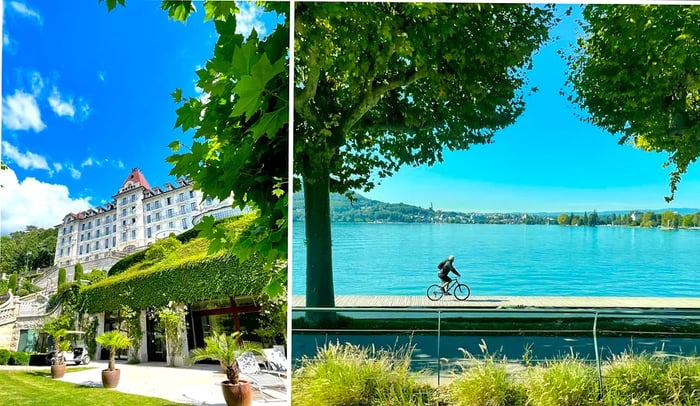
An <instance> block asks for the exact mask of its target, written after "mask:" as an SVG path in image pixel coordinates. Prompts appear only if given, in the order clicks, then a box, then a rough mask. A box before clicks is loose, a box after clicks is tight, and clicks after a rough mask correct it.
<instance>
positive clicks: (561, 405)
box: [524, 356, 598, 406]
mask: <svg viewBox="0 0 700 406" xmlns="http://www.w3.org/2000/svg"><path fill="white" fill-rule="evenodd" d="M524 386H525V388H526V392H527V399H528V403H527V404H528V406H579V405H595V404H597V403H596V402H597V394H598V384H597V374H596V371H595V369H594V368H593V367H592V366H590V365H588V364H586V363H585V362H584V361H583V360H581V359H579V358H577V357H575V356H568V357H565V358H562V359H559V360H554V361H547V362H545V363H544V364H543V365H540V366H536V367H534V368H532V369H530V370H529V371H528V373H527V377H526V382H525V384H524Z"/></svg>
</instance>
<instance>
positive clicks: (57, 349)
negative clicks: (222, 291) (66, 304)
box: [43, 316, 70, 379]
mask: <svg viewBox="0 0 700 406" xmlns="http://www.w3.org/2000/svg"><path fill="white" fill-rule="evenodd" d="M69 327H70V320H69V319H68V317H66V316H61V317H56V318H52V319H51V320H49V321H47V322H46V323H44V327H43V331H44V333H46V334H48V335H50V336H51V338H52V339H53V347H54V350H53V357H52V358H51V377H52V378H54V379H58V378H63V376H64V375H65V373H66V360H65V359H64V358H63V352H64V351H68V349H69V348H70V342H68V341H65V340H64V338H66V335H68V328H69Z"/></svg>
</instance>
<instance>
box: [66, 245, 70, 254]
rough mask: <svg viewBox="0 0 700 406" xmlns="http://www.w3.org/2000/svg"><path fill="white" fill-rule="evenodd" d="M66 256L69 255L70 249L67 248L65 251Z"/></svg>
mask: <svg viewBox="0 0 700 406" xmlns="http://www.w3.org/2000/svg"><path fill="white" fill-rule="evenodd" d="M66 255H70V247H68V250H67V251H66Z"/></svg>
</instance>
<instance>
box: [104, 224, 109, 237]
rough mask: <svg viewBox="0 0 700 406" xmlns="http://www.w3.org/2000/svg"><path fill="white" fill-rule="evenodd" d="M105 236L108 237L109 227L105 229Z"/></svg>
mask: <svg viewBox="0 0 700 406" xmlns="http://www.w3.org/2000/svg"><path fill="white" fill-rule="evenodd" d="M105 235H109V226H108V227H105Z"/></svg>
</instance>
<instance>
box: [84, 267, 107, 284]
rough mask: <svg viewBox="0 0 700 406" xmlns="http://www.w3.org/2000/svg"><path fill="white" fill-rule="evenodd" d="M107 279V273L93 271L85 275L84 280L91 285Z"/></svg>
mask: <svg viewBox="0 0 700 406" xmlns="http://www.w3.org/2000/svg"><path fill="white" fill-rule="evenodd" d="M106 277H107V272H106V271H103V270H101V269H93V270H92V272H90V273H89V274H86V275H83V279H87V280H89V281H90V284H93V283H97V282H99V281H101V280H102V279H104V278H106Z"/></svg>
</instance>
